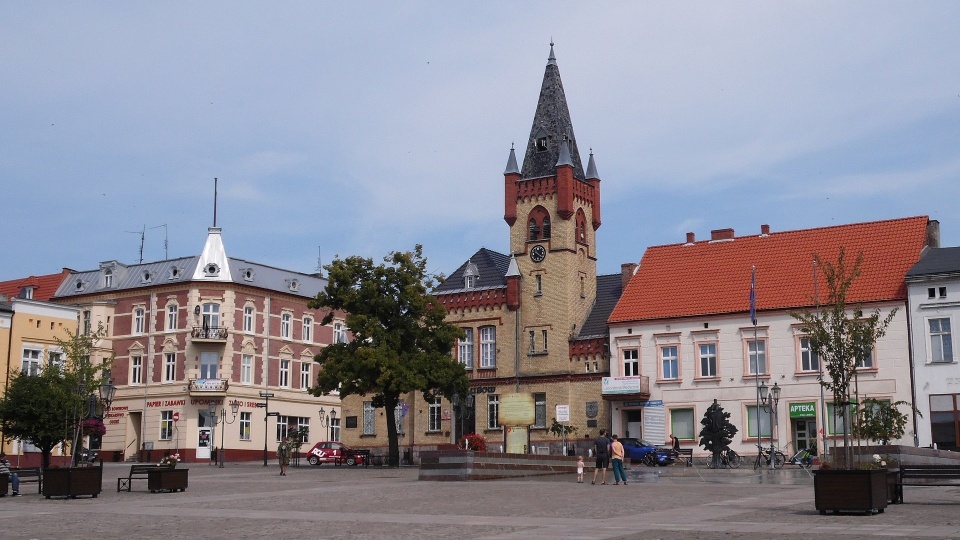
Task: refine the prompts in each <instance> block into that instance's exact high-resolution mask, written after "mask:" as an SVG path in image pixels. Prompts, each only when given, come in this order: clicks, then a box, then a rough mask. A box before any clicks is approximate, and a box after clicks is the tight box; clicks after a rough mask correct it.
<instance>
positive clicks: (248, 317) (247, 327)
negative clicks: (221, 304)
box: [243, 306, 253, 334]
mask: <svg viewBox="0 0 960 540" xmlns="http://www.w3.org/2000/svg"><path fill="white" fill-rule="evenodd" d="M243 332H244V333H245V334H252V333H253V307H252V306H247V307H245V308H243Z"/></svg>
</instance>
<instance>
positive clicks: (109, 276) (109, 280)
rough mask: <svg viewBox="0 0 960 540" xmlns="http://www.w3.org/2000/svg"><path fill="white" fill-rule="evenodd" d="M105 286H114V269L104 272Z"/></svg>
mask: <svg viewBox="0 0 960 540" xmlns="http://www.w3.org/2000/svg"><path fill="white" fill-rule="evenodd" d="M103 286H104V287H113V270H105V271H104V272H103Z"/></svg>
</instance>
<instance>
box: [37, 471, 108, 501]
mask: <svg viewBox="0 0 960 540" xmlns="http://www.w3.org/2000/svg"><path fill="white" fill-rule="evenodd" d="M102 483H103V469H101V468H100V467H73V468H64V469H44V470H43V496H44V497H46V498H48V499H49V498H50V497H70V498H71V499H75V498H77V497H79V496H81V495H90V496H91V497H93V498H96V497H97V495H99V494H100V492H101V491H102V489H101V488H102Z"/></svg>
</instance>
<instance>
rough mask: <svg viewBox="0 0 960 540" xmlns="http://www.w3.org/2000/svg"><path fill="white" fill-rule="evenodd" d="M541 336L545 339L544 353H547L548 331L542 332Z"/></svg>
mask: <svg viewBox="0 0 960 540" xmlns="http://www.w3.org/2000/svg"><path fill="white" fill-rule="evenodd" d="M540 335H541V336H542V337H543V352H547V331H546V330H541V331H540Z"/></svg>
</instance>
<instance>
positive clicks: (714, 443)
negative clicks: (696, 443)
mask: <svg viewBox="0 0 960 540" xmlns="http://www.w3.org/2000/svg"><path fill="white" fill-rule="evenodd" d="M700 425H701V426H703V428H701V429H700V446H702V447H703V449H704V450H706V451H707V452H710V453H711V454H713V460H712V461H711V463H710V468H711V469H718V468H720V453H721V452H723V451H725V450H727V449H728V448H730V443H731V442H733V436H734V435H736V434H737V431H738V430H737V426H735V425H733V424H732V423H730V413H728V412H727V411H725V410H723V407H722V406H720V404H719V403H717V400H713V404H712V405H710V407H708V408H707V411H706V412H705V413H704V414H703V418H702V419H700Z"/></svg>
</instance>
